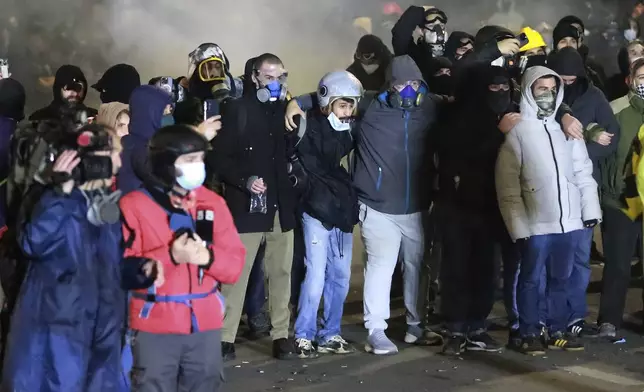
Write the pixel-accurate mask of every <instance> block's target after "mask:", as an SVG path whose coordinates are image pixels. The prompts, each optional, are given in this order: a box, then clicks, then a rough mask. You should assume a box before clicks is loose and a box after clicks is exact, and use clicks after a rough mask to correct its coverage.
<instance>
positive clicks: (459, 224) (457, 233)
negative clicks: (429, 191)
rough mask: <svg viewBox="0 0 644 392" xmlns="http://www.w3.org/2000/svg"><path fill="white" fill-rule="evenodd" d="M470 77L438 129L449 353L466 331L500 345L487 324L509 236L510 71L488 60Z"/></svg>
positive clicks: (489, 345) (492, 346) (483, 342)
mask: <svg viewBox="0 0 644 392" xmlns="http://www.w3.org/2000/svg"><path fill="white" fill-rule="evenodd" d="M464 78H465V79H464V80H463V82H465V84H467V85H469V86H470V88H469V89H468V91H462V95H457V96H456V97H455V98H456V100H455V102H454V103H452V104H449V106H447V107H446V110H445V112H444V113H443V115H444V117H443V120H441V121H440V123H439V129H438V130H437V131H436V134H437V135H439V136H438V138H439V140H438V151H437V153H438V162H439V163H438V175H439V181H438V184H439V194H438V198H437V208H440V210H441V216H442V218H443V219H444V221H443V222H442V225H443V226H442V246H443V248H442V251H443V257H444V258H445V259H447V260H450V262H449V263H446V264H443V266H442V267H441V282H442V283H443V285H442V286H441V296H442V304H441V305H442V311H441V314H442V315H443V316H444V318H445V321H446V325H447V328H448V329H449V330H450V332H451V334H452V336H451V338H450V339H448V340H447V341H446V345H445V348H444V350H445V352H446V353H449V354H459V353H460V350H462V348H463V347H464V346H465V344H466V342H465V338H466V337H468V340H469V343H468V344H476V345H478V346H481V347H485V348H486V351H495V350H500V349H501V346H500V345H499V344H498V343H496V342H494V340H493V339H492V338H491V337H490V336H489V335H487V333H486V332H484V331H485V319H486V318H487V316H488V315H489V313H490V311H491V310H492V306H493V304H494V291H495V283H494V275H495V272H494V271H495V255H494V253H495V251H494V249H495V246H496V244H497V243H498V242H500V241H503V238H504V237H506V236H507V232H506V231H505V228H504V225H503V221H502V219H501V215H500V212H499V209H498V205H497V199H496V189H495V180H494V173H495V164H496V158H497V154H498V150H499V148H500V146H501V144H502V143H503V141H504V139H505V136H504V134H503V133H501V131H500V130H499V129H498V126H497V125H498V122H499V119H500V118H501V117H502V116H503V115H504V114H505V113H507V112H508V111H510V110H511V106H512V104H511V97H510V76H509V75H508V73H507V71H506V70H505V69H503V68H502V67H495V66H491V65H489V64H488V65H480V66H476V67H474V68H472V69H470V70H469V72H468V74H467V75H465V76H464ZM472 342H477V343H472Z"/></svg>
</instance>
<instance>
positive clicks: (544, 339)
mask: <svg viewBox="0 0 644 392" xmlns="http://www.w3.org/2000/svg"><path fill="white" fill-rule="evenodd" d="M539 340H540V341H541V345H542V346H543V348H544V349H546V348H548V341H549V340H550V335H548V327H546V326H545V325H544V324H541V332H540V333H539Z"/></svg>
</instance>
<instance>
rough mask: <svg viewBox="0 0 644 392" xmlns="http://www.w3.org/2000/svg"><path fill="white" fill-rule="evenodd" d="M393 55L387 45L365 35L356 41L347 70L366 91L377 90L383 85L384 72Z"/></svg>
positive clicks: (372, 36) (371, 36)
mask: <svg viewBox="0 0 644 392" xmlns="http://www.w3.org/2000/svg"><path fill="white" fill-rule="evenodd" d="M392 57H393V55H392V54H391V51H389V48H387V45H385V43H384V42H382V40H381V39H380V38H378V37H376V36H375V35H371V34H368V35H365V36H363V37H362V38H360V41H358V47H357V48H356V52H355V54H354V61H353V63H352V64H351V65H350V66H349V67H348V68H347V71H349V72H351V73H352V74H354V75H355V76H356V78H358V80H359V81H360V83H362V85H363V86H364V88H365V89H366V90H374V91H375V90H379V89H380V88H381V87H382V85H383V84H385V71H386V70H387V67H389V63H390V62H391V58H392Z"/></svg>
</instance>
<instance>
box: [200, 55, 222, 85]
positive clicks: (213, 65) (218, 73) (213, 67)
mask: <svg viewBox="0 0 644 392" xmlns="http://www.w3.org/2000/svg"><path fill="white" fill-rule="evenodd" d="M199 78H201V80H203V81H204V82H209V81H213V80H222V78H224V65H223V64H222V62H221V60H218V59H214V58H212V59H209V60H206V61H204V62H202V63H201V64H199Z"/></svg>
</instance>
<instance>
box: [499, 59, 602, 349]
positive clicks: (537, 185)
mask: <svg viewBox="0 0 644 392" xmlns="http://www.w3.org/2000/svg"><path fill="white" fill-rule="evenodd" d="M563 86H564V83H563V80H562V79H561V77H560V76H559V75H557V74H556V73H555V72H554V71H552V70H550V69H548V68H546V67H542V66H534V67H531V68H529V69H528V70H526V72H525V74H524V75H523V80H522V83H521V93H522V98H521V103H520V105H521V111H520V116H521V118H520V121H519V122H518V123H517V124H516V125H515V126H514V128H513V129H512V130H511V131H510V132H508V133H507V135H506V138H505V141H504V143H503V145H502V147H501V149H500V150H499V155H498V159H497V162H496V172H495V182H496V191H497V198H498V203H499V208H500V210H501V215H502V216H503V220H504V222H505V225H506V227H507V229H508V231H509V233H510V236H511V237H512V240H513V241H515V242H517V243H518V246H519V248H520V251H521V267H520V271H519V278H518V284H517V307H518V311H519V330H520V333H521V337H522V343H521V347H520V350H521V351H522V352H523V353H525V354H528V355H542V354H544V345H543V343H542V341H541V339H540V338H539V335H540V331H541V322H542V321H543V320H542V319H541V318H542V317H541V309H540V304H541V302H542V301H541V300H540V298H541V289H540V287H541V284H542V283H541V281H542V279H543V275H542V273H543V271H544V270H546V271H547V272H546V273H547V277H546V287H547V288H548V290H547V291H546V301H547V304H548V306H547V317H546V320H547V322H548V324H549V325H548V329H549V331H548V336H547V339H546V342H545V343H546V346H547V347H548V348H550V349H553V350H554V349H558V350H565V351H579V350H583V349H584V346H583V344H581V343H579V342H578V341H577V340H576V338H575V337H574V336H570V335H565V332H566V327H567V324H568V321H569V310H568V309H569V308H568V304H567V295H568V293H569V291H568V288H567V284H568V280H569V278H570V274H571V271H572V266H573V263H574V255H575V251H576V249H577V246H578V244H579V242H580V241H582V239H583V238H584V235H585V231H584V230H583V229H584V228H591V227H593V226H595V225H597V224H598V223H599V222H600V221H601V218H602V214H601V209H600V207H599V197H598V192H597V182H595V180H594V179H593V165H592V162H591V160H590V158H589V157H588V152H587V150H586V145H585V143H584V142H583V141H582V140H578V139H568V138H567V137H566V135H565V134H564V133H563V132H562V130H561V127H560V126H559V124H558V123H557V122H556V121H555V120H554V117H555V113H556V112H557V107H558V106H559V105H560V104H561V102H563V99H564V88H563ZM544 152H546V153H544ZM544 179H551V180H552V181H550V180H547V181H546V182H543V181H544Z"/></svg>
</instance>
